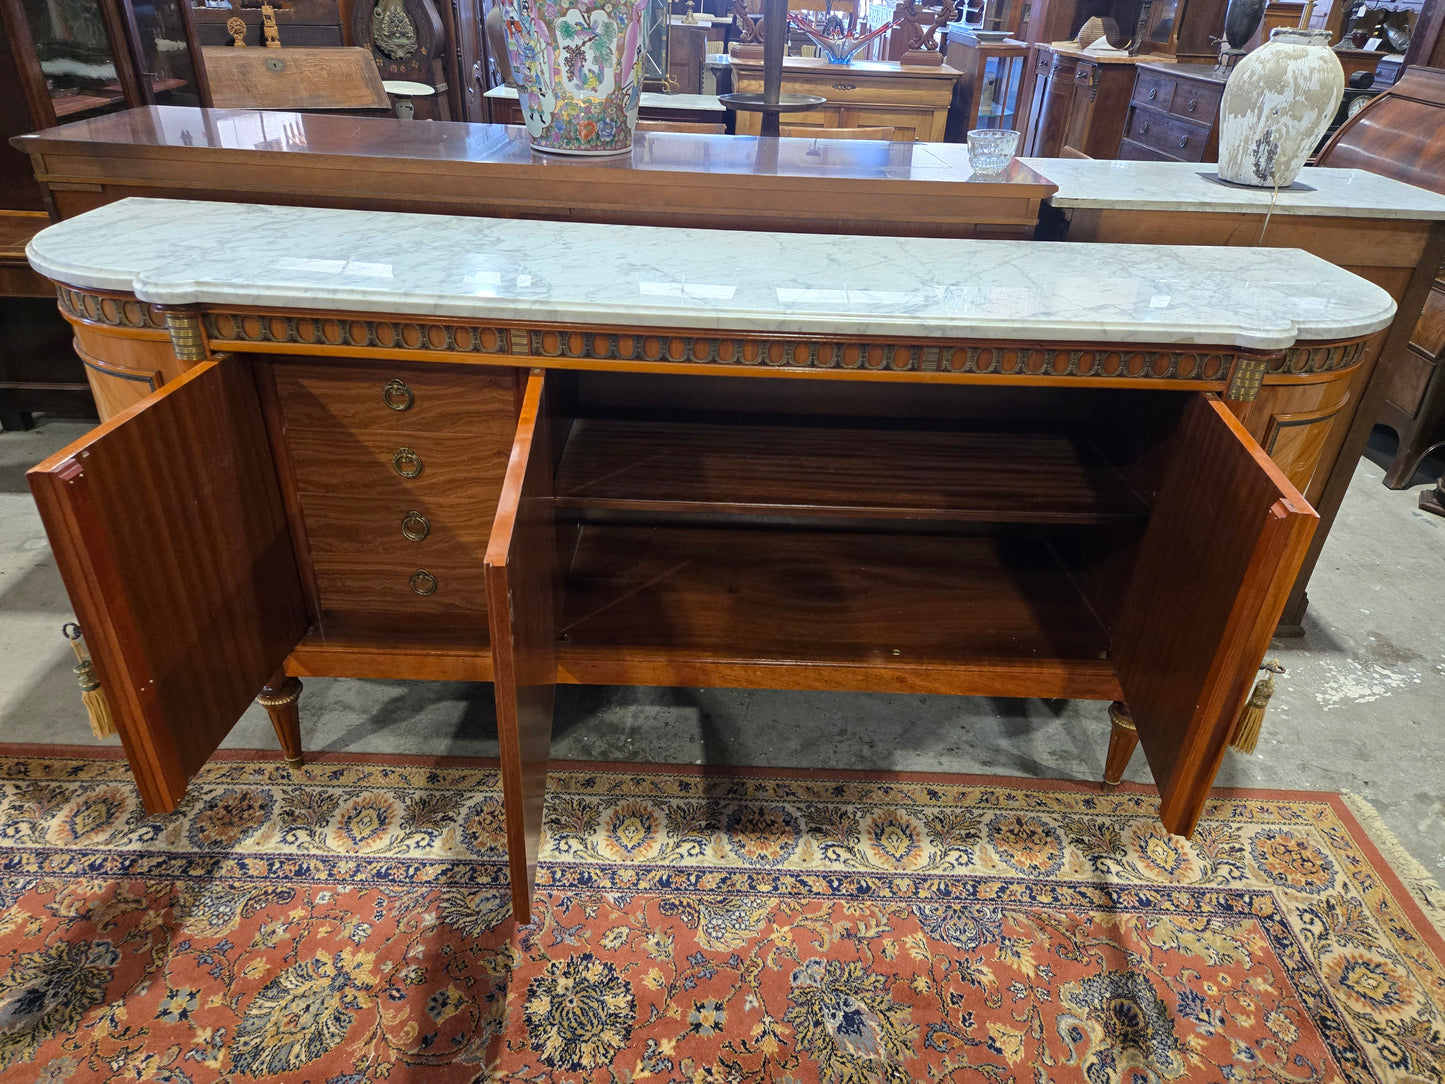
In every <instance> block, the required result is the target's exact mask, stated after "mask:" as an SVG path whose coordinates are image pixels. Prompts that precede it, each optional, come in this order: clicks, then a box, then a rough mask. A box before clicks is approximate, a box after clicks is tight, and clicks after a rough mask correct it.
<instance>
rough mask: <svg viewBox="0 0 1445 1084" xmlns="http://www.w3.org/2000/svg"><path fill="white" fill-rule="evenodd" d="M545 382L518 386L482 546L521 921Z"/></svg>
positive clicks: (545, 452)
mask: <svg viewBox="0 0 1445 1084" xmlns="http://www.w3.org/2000/svg"><path fill="white" fill-rule="evenodd" d="M547 400H548V396H547V389H546V382H545V378H544V376H543V374H542V373H540V372H537V373H533V374H532V376H531V378H530V379H529V380H528V381H527V387H526V391H525V393H524V396H523V400H522V411H521V415H520V417H519V418H518V419H517V437H516V441H515V442H514V443H513V445H512V457H511V460H510V462H508V464H507V474H506V479H505V481H504V482H503V484H502V495H501V499H500V500H499V501H498V503H497V516H496V519H495V520H494V521H493V523H492V533H491V538H490V540H489V541H488V544H487V556H486V583H487V613H488V618H489V621H490V624H491V638H492V668H493V674H494V681H495V687H496V697H497V738H498V745H499V746H500V750H499V751H500V753H501V762H502V764H501V771H502V795H503V802H504V804H505V808H506V818H507V863H508V867H509V871H510V875H511V884H512V913H513V914H514V915H515V916H516V917H517V920H518V921H519V922H523V923H525V922H528V921H530V918H529V916H530V914H531V893H532V887H533V885H534V883H535V881H536V875H537V851H538V848H539V845H540V841H541V835H542V805H543V801H544V800H545V798H546V791H547V759H548V754H549V746H550V745H551V741H552V706H553V702H554V699H555V692H556V682H557V654H556V650H557V649H556V633H555V629H556V606H557V598H558V592H557V585H556V580H557V561H556V557H557V527H556V522H555V516H554V514H553V508H552V472H553V450H552V442H551V436H550V428H551V424H552V422H551V419H550V418H549V417H548V412H549V410H550V404H549V403H548V401H547Z"/></svg>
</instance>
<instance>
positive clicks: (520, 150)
mask: <svg viewBox="0 0 1445 1084" xmlns="http://www.w3.org/2000/svg"><path fill="white" fill-rule="evenodd" d="M17 143H18V145H19V146H20V147H21V148H22V149H23V150H25V151H27V152H34V151H37V150H40V151H47V152H51V153H64V152H66V151H68V150H72V149H74V148H75V147H76V146H77V145H82V144H84V145H91V146H95V145H109V146H112V147H116V148H137V149H140V148H145V149H177V150H182V151H196V150H207V149H208V150H212V151H239V152H257V153H274V154H285V155H287V156H288V158H290V159H292V160H295V159H297V158H307V157H310V158H318V159H319V158H321V157H324V156H346V157H359V158H384V159H406V160H410V161H414V162H425V163H435V164H437V165H442V164H452V163H469V164H473V165H486V166H490V167H506V166H522V167H527V168H528V169H529V170H538V169H545V170H548V171H552V170H558V171H561V170H567V171H571V170H592V171H618V170H621V171H646V172H669V173H699V174H705V175H708V176H714V177H715V176H719V175H723V176H728V175H731V176H736V177H738V178H739V179H741V178H744V177H802V178H814V179H819V180H825V179H847V180H850V181H865V182H866V181H879V182H888V185H889V187H890V188H895V189H899V188H904V187H908V186H910V185H919V184H921V185H927V186H930V187H932V186H936V188H937V194H938V195H940V196H950V195H973V194H981V193H980V190H982V189H986V188H988V189H1006V190H1007V194H1008V195H1017V196H1031V197H1037V198H1044V197H1047V196H1049V195H1051V194H1053V192H1054V191H1055V186H1054V185H1053V183H1052V182H1050V181H1048V180H1047V179H1045V178H1044V177H1042V176H1040V175H1039V174H1038V173H1036V172H1034V171H1033V170H1032V169H1030V168H1029V167H1027V166H1025V165H1023V164H1022V163H1021V162H1019V161H1017V160H1016V161H1014V162H1013V163H1012V164H1011V165H1010V167H1009V168H1008V170H1006V171H1005V172H1003V173H999V174H991V175H986V176H981V177H980V176H976V175H974V173H973V171H972V169H971V168H970V167H969V164H968V150H967V148H966V147H965V146H964V145H963V144H961V143H903V142H899V143H886V142H875V141H870V140H849V139H839V140H830V139H812V138H797V139H777V140H768V139H760V138H757V137H752V136H730V135H701V134H695V133H690V132H639V133H638V134H637V137H636V141H635V142H634V144H633V148H632V154H631V155H617V156H614V157H606V158H601V157H599V158H590V157H563V156H547V155H540V154H535V153H533V151H532V149H531V147H530V145H529V144H528V141H527V133H526V130H525V129H523V128H520V127H514V126H511V125H501V124H467V123H460V122H446V121H425V122H419V121H409V120H398V119H396V118H393V117H352V116H327V115H321V114H314V113H287V112H274V111H264V112H263V111H258V110H246V109H196V108H191V107H183V106H148V107H146V108H142V109H128V110H125V111H124V112H119V113H111V114H109V115H107V116H102V117H94V118H91V119H89V120H81V121H76V122H74V123H72V124H65V125H61V126H60V127H57V128H49V129H46V130H45V131H42V132H35V133H33V134H31V135H26V136H22V137H20V138H19V139H18V140H17ZM956 186H957V187H956ZM1031 190H1032V191H1031ZM999 194H1003V192H1002V191H1000V193H999Z"/></svg>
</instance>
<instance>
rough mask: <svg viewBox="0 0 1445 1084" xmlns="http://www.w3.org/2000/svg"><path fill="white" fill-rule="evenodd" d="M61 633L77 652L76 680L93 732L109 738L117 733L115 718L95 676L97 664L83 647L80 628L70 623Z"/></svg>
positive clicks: (67, 623) (66, 624)
mask: <svg viewBox="0 0 1445 1084" xmlns="http://www.w3.org/2000/svg"><path fill="white" fill-rule="evenodd" d="M60 632H61V635H63V636H64V637H65V638H66V639H67V640H69V641H70V646H71V648H72V649H73V650H74V651H75V680H76V681H77V682H79V683H80V700H81V703H83V704H84V705H85V714H86V715H87V716H89V717H90V729H91V732H92V733H93V734H94V735H95V736H96V737H97V738H108V737H110V736H111V735H112V734H114V733H115V718H114V716H112V715H111V713H110V702H109V701H108V700H106V698H105V690H104V689H102V688H101V687H100V678H98V677H97V676H96V674H95V663H93V662H91V660H90V656H89V655H87V654H86V653H85V648H84V647H82V646H81V643H80V638H81V635H82V634H81V631H80V626H79V625H77V624H76V623H75V622H74V621H68V622H66V623H65V624H64V625H63V626H61V629H60Z"/></svg>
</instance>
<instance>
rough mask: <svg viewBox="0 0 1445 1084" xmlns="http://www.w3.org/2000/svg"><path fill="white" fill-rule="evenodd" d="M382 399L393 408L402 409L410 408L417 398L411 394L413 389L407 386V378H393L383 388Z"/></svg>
mask: <svg viewBox="0 0 1445 1084" xmlns="http://www.w3.org/2000/svg"><path fill="white" fill-rule="evenodd" d="M381 401H382V402H383V403H385V404H386V405H387V406H389V407H391V409H392V410H397V411H401V410H410V409H411V405H412V403H413V402H415V401H416V399H415V397H414V396H413V395H412V394H411V389H410V388H409V387H407V386H406V381H405V380H398V379H396V378H393V379H391V380H388V381H387V382H386V386H385V387H383V388H382V389H381Z"/></svg>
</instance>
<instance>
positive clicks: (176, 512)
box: [29, 358, 307, 812]
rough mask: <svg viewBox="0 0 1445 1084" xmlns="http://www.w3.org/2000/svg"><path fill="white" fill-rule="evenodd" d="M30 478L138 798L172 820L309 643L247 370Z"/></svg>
mask: <svg viewBox="0 0 1445 1084" xmlns="http://www.w3.org/2000/svg"><path fill="white" fill-rule="evenodd" d="M29 479H30V488H31V491H32V493H33V494H34V496H35V501H36V504H37V505H39V508H40V515H41V519H42V521H43V522H44V524H45V529H46V532H47V534H48V535H49V536H50V542H51V546H52V548H53V549H54V552H55V559H56V563H57V564H58V565H59V567H60V574H61V577H62V578H63V579H64V581H65V586H66V589H67V591H68V592H69V593H70V599H71V602H72V603H73V604H74V606H75V610H76V613H77V615H78V617H79V621H80V624H81V626H82V628H83V629H84V630H85V632H86V634H87V636H86V639H87V642H88V644H89V647H90V650H91V652H92V655H93V656H94V659H95V666H96V671H97V673H98V676H99V677H100V679H101V681H102V684H103V686H104V688H105V690H106V693H107V695H108V697H109V700H110V705H111V710H112V712H113V713H114V715H115V717H116V726H117V730H118V731H119V732H120V737H121V741H122V743H123V744H124V746H125V751H126V756H127V758H128V759H129V761H130V763H131V767H132V769H133V770H134V772H135V776H136V782H137V784H138V785H139V788H140V793H141V798H142V800H143V802H144V803H145V807H146V808H147V809H148V810H150V811H152V812H162V811H165V810H169V809H172V808H174V807H175V805H176V803H177V802H179V801H180V799H181V796H182V795H183V794H184V793H185V790H186V782H187V780H188V779H189V778H190V777H191V776H192V775H193V774H194V773H195V772H196V771H197V770H198V769H199V768H200V767H201V765H202V764H204V763H205V761H206V759H207V758H208V757H209V756H210V755H211V754H212V753H213V752H214V751H215V750H216V747H217V746H218V745H220V743H221V741H222V739H223V738H224V737H225V736H226V734H227V733H228V732H229V731H230V729H231V727H232V726H233V725H235V722H236V720H237V719H239V718H240V717H241V714H242V712H244V711H245V710H246V707H247V705H249V704H250V702H251V700H252V699H253V698H254V697H255V696H256V694H257V693H258V692H260V690H261V686H262V685H263V684H264V683H265V682H266V680H267V679H268V678H270V677H271V676H272V675H273V674H275V673H276V672H277V671H278V670H279V669H280V668H281V665H282V663H283V662H284V661H285V659H286V656H287V654H288V653H289V652H290V651H291V649H292V648H293V647H295V646H296V644H297V642H298V641H299V640H300V639H301V636H302V635H303V634H304V633H305V631H306V624H307V622H306V613H305V607H304V604H303V599H302V593H301V582H300V577H299V575H298V573H297V565H296V556H295V552H294V549H293V547H292V542H291V536H290V534H289V532H288V530H287V525H286V517H285V513H284V510H283V507H282V503H281V493H280V487H279V485H278V483H277V479H276V471H275V467H274V465H273V460H272V456H271V449H270V446H269V444H268V442H267V438H266V429H265V425H264V423H263V421H262V415H261V408H260V403H259V401H258V399H257V395H256V387H255V383H254V381H253V379H252V375H251V371H250V369H249V367H248V366H246V365H245V364H244V363H243V362H242V361H241V360H239V359H235V358H223V359H222V360H220V361H215V362H207V363H205V364H202V365H199V366H197V367H196V368H194V369H192V370H190V371H189V372H187V373H186V374H185V375H184V376H182V377H181V378H180V379H178V380H176V381H174V382H172V383H171V384H169V385H167V386H166V388H164V389H163V390H161V391H158V392H156V393H155V394H153V395H151V396H148V397H147V398H146V399H144V400H142V401H141V402H140V403H137V404H136V405H135V406H133V407H131V408H130V409H129V410H126V411H124V412H123V413H121V414H118V415H117V416H115V417H114V418H112V419H110V420H109V421H108V422H106V423H105V424H103V425H101V426H100V427H99V428H97V429H95V430H93V431H92V432H91V433H89V434H87V435H86V436H85V437H83V438H82V439H80V440H79V441H77V442H76V443H74V444H72V445H70V446H69V447H68V448H65V449H63V450H62V451H60V452H57V453H56V454H55V455H53V456H51V457H50V458H49V459H47V460H46V461H45V462H43V463H41V464H40V465H39V466H37V467H35V468H34V469H33V470H32V471H30V475H29Z"/></svg>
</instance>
